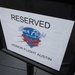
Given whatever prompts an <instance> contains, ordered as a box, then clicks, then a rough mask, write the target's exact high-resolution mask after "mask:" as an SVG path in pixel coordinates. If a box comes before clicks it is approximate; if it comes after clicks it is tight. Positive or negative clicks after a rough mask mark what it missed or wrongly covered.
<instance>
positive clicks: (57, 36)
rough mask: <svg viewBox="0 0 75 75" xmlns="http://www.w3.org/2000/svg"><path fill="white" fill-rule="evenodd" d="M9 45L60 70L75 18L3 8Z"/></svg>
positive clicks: (2, 16)
mask: <svg viewBox="0 0 75 75" xmlns="http://www.w3.org/2000/svg"><path fill="white" fill-rule="evenodd" d="M0 16H1V17H0V18H1V24H2V28H3V32H4V36H5V41H6V45H7V48H8V49H9V50H11V51H13V52H15V53H18V54H20V55H22V56H25V57H27V58H30V59H32V60H34V61H36V62H39V63H41V64H43V65H46V66H48V67H51V68H53V69H55V70H58V71H59V70H60V67H61V64H62V60H63V57H64V54H65V51H66V48H67V45H68V41H69V38H70V35H71V32H72V29H73V25H74V21H71V20H66V19H61V18H55V17H51V16H44V15H39V14H34V13H29V12H23V11H18V10H12V9H7V8H3V7H1V8H0Z"/></svg>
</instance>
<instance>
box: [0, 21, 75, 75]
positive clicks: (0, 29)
mask: <svg viewBox="0 0 75 75" xmlns="http://www.w3.org/2000/svg"><path fill="white" fill-rule="evenodd" d="M74 28H75V25H74V27H73V29H74ZM0 34H1V35H0V37H1V41H2V44H3V49H2V50H1V51H3V52H5V53H7V54H9V55H12V56H14V57H16V58H18V59H20V60H22V61H24V62H27V63H30V64H32V65H33V66H36V67H38V68H40V69H43V70H44V71H47V72H49V73H51V74H54V75H63V74H62V73H61V72H60V71H57V70H54V69H52V68H50V67H48V66H45V65H43V64H41V63H38V62H36V61H33V60H31V59H29V58H27V57H24V56H22V55H19V54H17V53H15V52H12V51H10V50H8V49H7V46H6V42H5V37H4V34H3V30H2V26H1V22H0ZM71 35H72V34H71ZM71 38H72V37H70V40H71ZM70 40H69V43H70ZM67 47H68V46H67Z"/></svg>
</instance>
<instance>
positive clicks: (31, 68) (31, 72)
mask: <svg viewBox="0 0 75 75" xmlns="http://www.w3.org/2000/svg"><path fill="white" fill-rule="evenodd" d="M27 75H34V66H33V65H31V64H29V63H27Z"/></svg>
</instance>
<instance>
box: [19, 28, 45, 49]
mask: <svg viewBox="0 0 75 75" xmlns="http://www.w3.org/2000/svg"><path fill="white" fill-rule="evenodd" d="M19 31H22V35H21V36H22V37H23V39H22V40H23V41H24V42H26V43H27V44H28V45H29V46H30V48H33V47H36V46H38V45H39V43H40V42H41V38H42V37H43V38H44V37H45V36H46V34H44V33H43V34H41V33H40V32H39V31H38V30H36V29H34V28H30V27H20V28H19Z"/></svg>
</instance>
